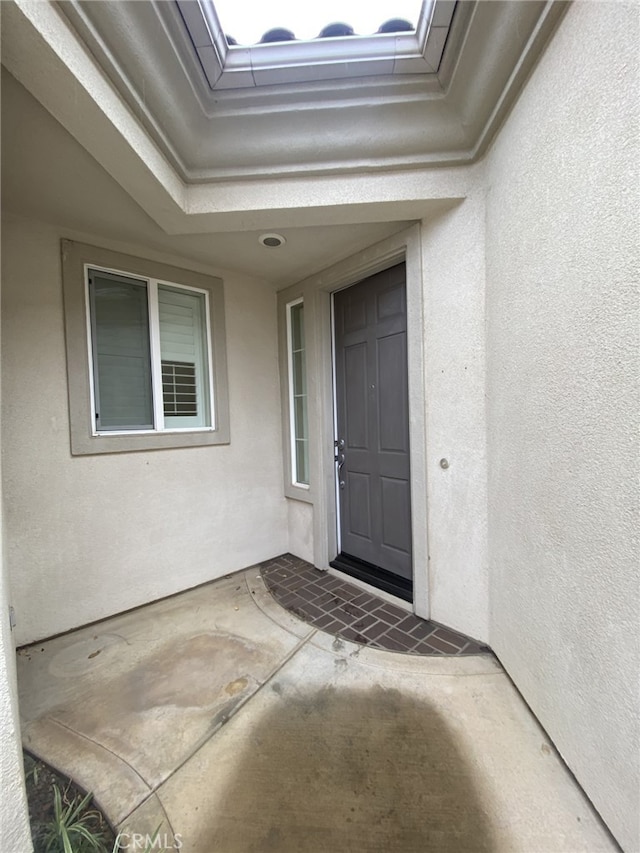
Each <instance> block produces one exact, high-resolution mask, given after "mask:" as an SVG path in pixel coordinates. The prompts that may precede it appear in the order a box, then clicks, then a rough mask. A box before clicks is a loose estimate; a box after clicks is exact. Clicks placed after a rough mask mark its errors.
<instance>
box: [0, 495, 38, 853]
mask: <svg viewBox="0 0 640 853" xmlns="http://www.w3.org/2000/svg"><path fill="white" fill-rule="evenodd" d="M10 605H11V595H10V592H9V583H8V578H7V570H6V560H5V558H4V501H3V496H2V483H1V480H0V685H1V687H0V779H2V797H0V838H2V848H3V850H15V851H20V853H30V851H31V850H33V847H32V844H31V830H30V827H29V814H28V811H27V798H26V794H25V789H24V775H23V771H22V746H21V742H20V723H19V715H18V687H17V684H16V666H15V647H14V643H13V636H12V633H11V628H10V624H9V607H10Z"/></svg>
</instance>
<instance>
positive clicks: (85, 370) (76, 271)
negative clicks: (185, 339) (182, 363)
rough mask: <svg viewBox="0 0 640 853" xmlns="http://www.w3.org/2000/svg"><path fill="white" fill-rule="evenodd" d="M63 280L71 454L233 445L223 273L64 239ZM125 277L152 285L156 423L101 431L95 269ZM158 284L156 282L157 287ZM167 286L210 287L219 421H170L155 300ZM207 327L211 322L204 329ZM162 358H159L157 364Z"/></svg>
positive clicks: (212, 401)
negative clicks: (92, 295) (91, 281)
mask: <svg viewBox="0 0 640 853" xmlns="http://www.w3.org/2000/svg"><path fill="white" fill-rule="evenodd" d="M61 249H62V285H63V295H64V320H65V335H66V350H67V380H68V394H69V428H70V438H71V453H72V454H73V455H74V456H77V455H92V454H99V453H123V452H125V453H126V452H133V451H139V450H160V449H168V448H178V447H200V446H203V445H215V444H229V441H230V429H229V392H228V383H227V357H226V335H225V316H224V285H223V282H222V279H220V278H216V277H213V276H209V275H205V274H203V273H198V272H194V271H193V270H187V269H182V268H178V267H173V266H169V265H168V264H164V263H161V262H158V261H152V260H147V259H143V258H139V257H136V256H133V255H124V254H121V253H118V252H113V251H111V250H109V249H104V248H101V247H98V246H89V245H86V244H84V243H76V242H75V241H72V240H62V241H61ZM89 269H93V270H97V271H104V272H108V273H113V274H116V275H121V276H125V277H128V278H131V279H135V280H138V281H140V282H141V283H142V284H146V285H147V301H148V304H149V306H150V310H149V320H150V326H149V332H150V359H151V369H152V388H153V401H154V414H155V420H154V428H153V429H131V430H129V429H127V430H108V431H107V430H103V431H99V430H98V429H97V425H96V418H95V413H96V407H95V387H94V381H93V370H94V365H93V353H92V349H91V341H92V332H91V310H90V306H89V289H88V270H89ZM149 283H151V285H152V286H151V287H149ZM161 285H166V286H167V287H172V288H177V289H179V290H185V291H192V292H196V293H204V294H205V297H206V298H205V312H204V313H205V325H206V336H207V347H206V352H207V359H208V363H209V377H208V390H209V406H210V413H211V426H184V427H182V426H180V427H177V426H175V427H170V428H162V427H163V426H164V410H163V397H162V376H161V372H160V373H159V375H154V372H155V374H158V368H160V365H161V359H160V357H159V347H160V340H159V328H158V327H156V329H155V331H154V330H153V328H152V327H153V325H154V324H153V323H152V310H155V316H156V317H157V316H158V315H157V309H158V306H157V304H156V305H155V309H153V306H151V303H152V302H153V301H154V300H156V302H157V288H158V287H159V286H161ZM203 331H205V329H203ZM154 362H155V364H154Z"/></svg>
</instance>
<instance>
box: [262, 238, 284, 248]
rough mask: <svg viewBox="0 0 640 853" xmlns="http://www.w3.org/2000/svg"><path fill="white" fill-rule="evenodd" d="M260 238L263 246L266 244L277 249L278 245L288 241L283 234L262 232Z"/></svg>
mask: <svg viewBox="0 0 640 853" xmlns="http://www.w3.org/2000/svg"><path fill="white" fill-rule="evenodd" d="M258 240H259V241H260V242H261V243H262V245H263V246H266V247H267V249H277V248H278V246H284V244H285V243H286V242H287V241H286V240H285V239H284V237H283V236H282V234H261V235H260V236H259V237H258Z"/></svg>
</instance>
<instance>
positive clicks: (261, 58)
mask: <svg viewBox="0 0 640 853" xmlns="http://www.w3.org/2000/svg"><path fill="white" fill-rule="evenodd" d="M177 5H178V8H179V10H180V13H181V15H182V18H183V20H184V23H185V25H186V28H187V30H188V32H189V36H190V38H191V41H192V43H193V46H194V49H195V51H196V53H197V55H198V58H199V60H200V64H201V66H202V69H203V71H204V74H205V76H206V79H207V82H208V84H209V86H210V88H211V89H213V90H222V89H239V88H256V87H260V86H272V85H278V84H292V83H308V82H312V81H323V80H337V79H349V78H354V77H369V76H378V75H408V74H435V73H437V71H438V68H439V65H440V60H441V58H442V54H443V51H444V46H445V43H446V39H447V35H448V32H449V27H450V25H451V20H452V17H453V12H454V9H455V5H456V0H423V4H422V8H421V11H420V15H419V18H418V21H417V24H416V30H415V32H412V33H386V34H376V35H371V36H341V37H337V38H324V39H311V40H308V41H307V40H305V41H302V40H300V41H291V42H277V43H271V44H256V45H237V46H235V45H234V46H232V47H230V46H229V45H228V44H227V40H226V38H225V34H224V30H223V28H222V25H221V23H220V20H219V18H218V14H217V12H216V9H215V0H177Z"/></svg>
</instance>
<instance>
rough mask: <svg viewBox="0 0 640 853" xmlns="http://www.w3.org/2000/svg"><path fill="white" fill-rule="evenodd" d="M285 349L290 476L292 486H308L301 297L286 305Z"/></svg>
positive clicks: (305, 376) (307, 435)
mask: <svg viewBox="0 0 640 853" xmlns="http://www.w3.org/2000/svg"><path fill="white" fill-rule="evenodd" d="M287 352H288V360H289V421H290V431H291V478H292V484H293V485H294V486H302V487H305V488H308V487H309V426H308V418H307V371H306V359H305V340H304V303H303V301H302V299H297V300H296V301H295V302H290V303H289V304H288V305H287Z"/></svg>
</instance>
